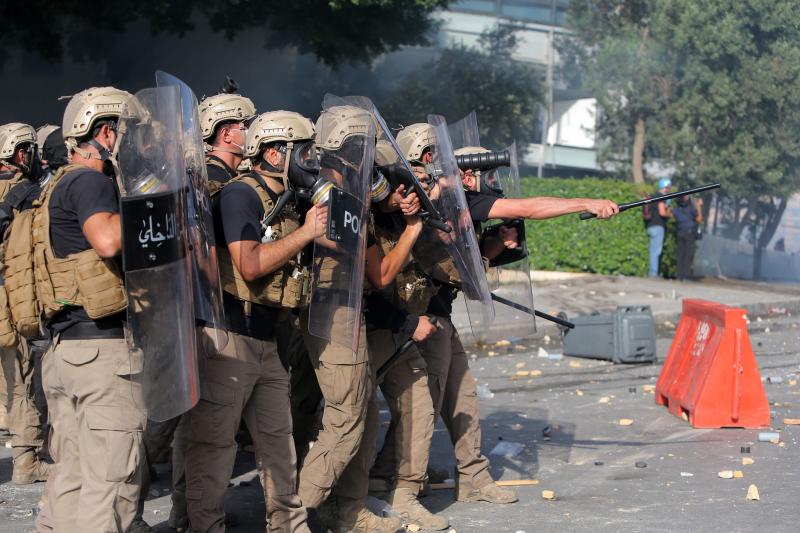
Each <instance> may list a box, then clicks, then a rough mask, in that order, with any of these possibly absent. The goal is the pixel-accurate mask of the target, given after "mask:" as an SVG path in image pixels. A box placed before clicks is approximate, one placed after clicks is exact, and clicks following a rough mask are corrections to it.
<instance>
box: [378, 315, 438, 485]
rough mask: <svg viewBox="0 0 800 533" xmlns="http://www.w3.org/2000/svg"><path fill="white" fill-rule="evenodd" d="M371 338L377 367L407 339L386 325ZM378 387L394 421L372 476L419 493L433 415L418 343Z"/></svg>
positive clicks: (392, 367)
mask: <svg viewBox="0 0 800 533" xmlns="http://www.w3.org/2000/svg"><path fill="white" fill-rule="evenodd" d="M367 339H368V342H369V351H370V357H371V358H372V360H373V361H374V362H375V367H376V368H380V366H381V365H382V364H383V363H384V362H386V361H387V360H388V359H389V357H391V356H392V354H393V353H394V352H395V351H396V350H397V349H398V348H400V346H402V344H403V343H404V342H405V341H406V337H405V336H403V335H396V334H392V332H391V331H389V330H385V329H379V330H371V331H369V332H368V333H367ZM379 385H380V388H381V392H383V397H384V399H385V400H386V403H387V404H388V405H389V411H390V412H391V414H392V422H391V424H390V425H389V429H388V431H387V432H386V436H385V438H384V440H383V447H382V448H381V450H380V451H379V452H378V457H377V459H376V460H375V464H374V465H373V467H372V469H371V470H370V477H375V478H381V479H385V480H386V481H387V482H389V483H392V482H394V486H396V487H399V488H408V489H412V490H414V491H415V492H418V491H419V489H420V488H421V487H422V483H423V482H424V481H425V473H426V470H427V468H428V458H429V457H430V451H431V439H432V438H433V425H434V420H435V418H434V412H433V402H432V400H431V393H430V390H429V388H428V373H427V371H426V364H425V360H424V359H423V358H422V355H420V353H419V350H418V349H417V347H416V345H413V344H412V345H411V347H410V348H409V349H408V350H406V352H405V353H404V354H403V355H402V356H401V357H400V358H399V359H398V360H397V361H396V362H395V363H394V364H393V365H392V366H391V367H390V368H389V370H388V371H387V373H386V375H385V376H384V378H383V381H382V382H380V383H379Z"/></svg>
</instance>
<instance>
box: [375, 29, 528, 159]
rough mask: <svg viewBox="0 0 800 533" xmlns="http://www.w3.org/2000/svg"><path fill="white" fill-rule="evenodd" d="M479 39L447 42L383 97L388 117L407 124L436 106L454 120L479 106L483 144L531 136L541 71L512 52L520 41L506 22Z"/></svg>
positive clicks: (524, 139)
mask: <svg viewBox="0 0 800 533" xmlns="http://www.w3.org/2000/svg"><path fill="white" fill-rule="evenodd" d="M479 44H480V46H479V47H469V46H464V45H456V46H453V47H449V48H446V49H445V50H443V51H442V53H441V54H440V55H439V56H438V57H437V58H436V59H434V60H433V61H430V62H428V63H426V64H425V65H423V66H422V67H421V68H420V69H419V70H417V71H415V72H413V73H412V74H411V75H410V76H408V77H407V78H406V79H405V80H404V81H403V83H402V84H401V85H400V86H399V87H398V89H397V90H396V91H395V92H393V93H392V94H391V95H389V96H388V97H387V98H384V99H383V101H382V102H381V104H382V105H381V112H382V113H383V114H384V115H385V116H386V118H387V120H389V122H390V123H391V124H404V125H407V124H411V123H414V122H425V121H426V116H427V115H428V113H431V112H435V113H438V114H441V115H444V116H445V117H446V118H447V119H448V121H455V120H458V119H460V118H462V117H464V116H465V115H467V114H468V113H469V112H470V111H473V110H475V111H476V112H477V114H478V125H479V127H480V130H481V131H480V134H481V142H483V143H484V144H486V145H488V146H492V147H499V146H506V145H508V144H510V143H511V142H513V141H515V140H516V141H519V142H520V143H521V144H522V145H523V146H524V144H527V143H528V142H533V141H534V140H535V135H536V132H537V129H538V127H539V105H540V103H541V101H542V97H543V90H542V76H541V74H540V73H539V72H537V71H536V69H535V68H534V67H533V66H532V65H530V64H527V63H523V62H520V61H516V60H514V59H513V58H512V54H513V52H514V51H515V50H516V48H517V45H518V41H517V37H516V35H515V34H514V32H513V30H511V29H509V28H507V27H503V26H497V27H495V28H493V29H490V30H487V31H486V32H484V33H483V34H482V36H481V38H480V41H479Z"/></svg>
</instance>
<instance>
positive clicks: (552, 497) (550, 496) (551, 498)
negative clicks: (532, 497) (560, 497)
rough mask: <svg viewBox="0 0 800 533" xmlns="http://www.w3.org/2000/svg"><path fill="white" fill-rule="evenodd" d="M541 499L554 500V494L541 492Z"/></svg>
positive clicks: (547, 491) (549, 491) (548, 491)
mask: <svg viewBox="0 0 800 533" xmlns="http://www.w3.org/2000/svg"><path fill="white" fill-rule="evenodd" d="M542 498H544V499H545V500H555V499H556V493H555V492H553V491H552V490H543V491H542Z"/></svg>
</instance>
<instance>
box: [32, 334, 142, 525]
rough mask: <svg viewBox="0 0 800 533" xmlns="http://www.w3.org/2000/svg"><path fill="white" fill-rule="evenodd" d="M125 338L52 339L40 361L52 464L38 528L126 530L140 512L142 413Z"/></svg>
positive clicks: (137, 365)
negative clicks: (47, 415)
mask: <svg viewBox="0 0 800 533" xmlns="http://www.w3.org/2000/svg"><path fill="white" fill-rule="evenodd" d="M141 370H142V361H141V360H136V359H134V360H132V359H131V357H130V356H129V353H128V346H127V343H126V342H125V340H124V339H93V340H65V341H59V339H58V338H56V339H54V341H53V345H52V346H51V348H50V350H48V351H47V353H46V354H45V355H44V360H43V362H42V381H43V385H44V390H45V395H46V397H47V404H48V408H49V413H50V424H51V436H50V454H51V455H52V457H53V459H54V460H55V468H54V470H51V474H50V478H49V479H48V481H47V485H46V486H45V495H44V499H45V507H44V509H43V510H42V512H41V514H40V515H39V518H38V519H37V522H36V527H37V530H38V531H57V532H58V533H61V532H73V531H75V532H83V531H87V532H88V531H92V532H97V533H110V532H124V531H127V530H128V528H129V527H130V524H131V521H132V520H133V517H134V516H135V515H136V504H137V500H138V497H139V490H140V485H141V473H142V472H141V461H143V457H144V445H143V443H142V431H143V430H144V426H145V413H144V407H143V404H142V395H141V384H140V382H139V376H140V373H141Z"/></svg>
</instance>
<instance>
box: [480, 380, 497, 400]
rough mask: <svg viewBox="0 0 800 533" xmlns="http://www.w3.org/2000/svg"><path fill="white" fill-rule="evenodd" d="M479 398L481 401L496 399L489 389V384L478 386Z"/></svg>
mask: <svg viewBox="0 0 800 533" xmlns="http://www.w3.org/2000/svg"><path fill="white" fill-rule="evenodd" d="M478 398H480V399H481V400H488V399H490V398H494V393H493V392H492V389H490V388H489V384H488V383H483V384H480V385H478Z"/></svg>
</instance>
